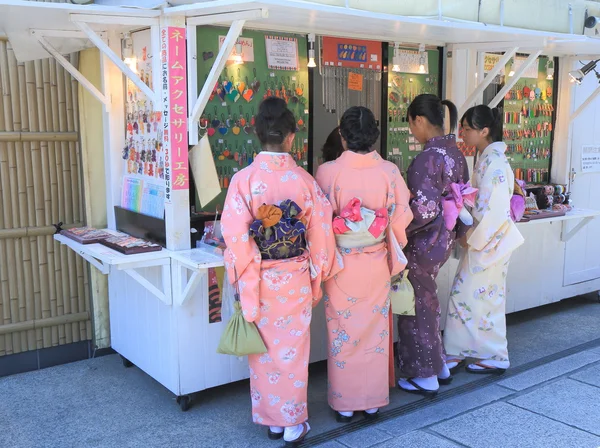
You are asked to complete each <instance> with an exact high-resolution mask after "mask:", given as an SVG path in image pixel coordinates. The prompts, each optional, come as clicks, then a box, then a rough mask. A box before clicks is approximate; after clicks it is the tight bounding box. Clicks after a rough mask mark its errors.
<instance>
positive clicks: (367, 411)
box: [365, 408, 379, 414]
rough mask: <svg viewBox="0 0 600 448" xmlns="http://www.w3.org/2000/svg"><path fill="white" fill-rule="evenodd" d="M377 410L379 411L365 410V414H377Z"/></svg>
mask: <svg viewBox="0 0 600 448" xmlns="http://www.w3.org/2000/svg"><path fill="white" fill-rule="evenodd" d="M378 410H379V408H373V409H367V410H366V411H365V412H366V413H367V414H377V411H378Z"/></svg>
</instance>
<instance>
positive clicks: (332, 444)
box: [306, 439, 346, 448]
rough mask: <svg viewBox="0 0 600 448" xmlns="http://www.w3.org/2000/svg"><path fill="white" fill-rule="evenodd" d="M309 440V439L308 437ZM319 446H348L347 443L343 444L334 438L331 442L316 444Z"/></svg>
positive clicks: (340, 447) (322, 447)
mask: <svg viewBox="0 0 600 448" xmlns="http://www.w3.org/2000/svg"><path fill="white" fill-rule="evenodd" d="M306 440H308V439H306ZM316 446H318V447H319V448H346V445H342V444H341V443H340V442H336V441H335V440H332V441H330V442H325V443H321V444H320V445H316Z"/></svg>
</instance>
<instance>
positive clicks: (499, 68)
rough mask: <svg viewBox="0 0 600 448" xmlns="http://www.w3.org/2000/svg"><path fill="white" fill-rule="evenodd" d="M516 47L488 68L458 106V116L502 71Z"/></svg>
mask: <svg viewBox="0 0 600 448" xmlns="http://www.w3.org/2000/svg"><path fill="white" fill-rule="evenodd" d="M518 49H519V47H514V48H512V49H511V50H510V51H508V52H506V53H505V54H504V56H502V57H501V58H500V60H499V61H498V63H497V64H496V65H494V68H492V69H491V70H490V72H489V73H488V74H487V76H486V77H485V79H483V80H481V83H480V84H479V85H478V86H477V87H475V90H474V91H473V93H471V95H470V96H469V98H467V100H466V101H465V102H464V104H463V105H462V106H461V107H460V109H459V111H458V116H459V117H462V116H463V114H464V113H465V112H466V111H467V109H468V108H469V107H471V105H472V104H473V103H474V102H475V101H476V100H477V98H478V97H479V95H481V94H482V93H483V91H484V90H485V89H486V88H487V87H488V86H489V85H490V84H491V83H492V81H493V80H494V78H495V77H496V76H497V75H498V74H499V73H500V72H501V71H502V69H503V68H504V67H505V66H506V64H507V63H508V61H509V60H510V58H512V57H513V56H514V55H515V53H516V52H517V50H518Z"/></svg>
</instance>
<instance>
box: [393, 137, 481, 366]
mask: <svg viewBox="0 0 600 448" xmlns="http://www.w3.org/2000/svg"><path fill="white" fill-rule="evenodd" d="M407 178H408V182H407V183H408V188H409V190H410V192H411V202H410V207H411V210H412V212H413V215H414V219H413V221H412V223H411V224H410V225H409V226H408V229H406V230H407V235H408V244H407V246H406V248H405V250H404V253H405V254H406V258H407V259H408V265H407V267H406V268H407V269H409V270H410V271H409V274H408V279H409V281H410V283H411V284H412V286H413V288H414V290H415V306H416V313H415V316H398V331H399V338H398V365H399V368H400V371H401V375H402V376H405V377H408V378H414V377H417V378H428V377H431V376H434V375H437V374H439V373H440V372H441V370H442V367H443V365H444V358H443V347H442V339H441V335H440V314H441V311H440V303H439V301H438V297H437V285H436V282H435V279H436V277H437V275H438V273H439V271H440V267H441V266H442V265H443V264H444V263H445V262H446V261H447V260H448V258H449V257H450V254H451V253H452V249H453V247H454V242H455V241H456V239H457V238H461V237H462V236H464V235H465V234H466V231H467V230H468V227H466V226H465V225H464V224H462V222H461V221H460V220H458V221H457V225H456V227H455V228H454V229H453V230H452V231H449V230H447V229H446V225H445V223H444V217H443V215H442V205H441V202H442V198H443V196H445V195H446V194H447V193H448V191H449V188H450V184H452V183H455V182H456V183H458V182H467V181H468V180H469V169H468V167H467V161H466V159H465V157H464V156H463V154H462V153H461V152H460V151H459V149H458V148H457V147H456V136H454V135H446V136H442V137H435V138H432V139H431V140H429V141H428V142H427V143H426V144H425V148H424V149H423V152H422V153H421V154H419V155H418V156H417V157H416V158H415V159H414V160H413V162H412V163H411V165H410V167H409V168H408V172H407Z"/></svg>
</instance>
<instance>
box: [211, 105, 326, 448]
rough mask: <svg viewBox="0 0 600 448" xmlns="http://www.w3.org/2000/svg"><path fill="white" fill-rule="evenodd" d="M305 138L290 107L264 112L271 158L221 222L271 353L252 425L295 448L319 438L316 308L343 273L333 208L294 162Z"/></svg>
mask: <svg viewBox="0 0 600 448" xmlns="http://www.w3.org/2000/svg"><path fill="white" fill-rule="evenodd" d="M295 130H296V120H295V118H294V115H293V114H292V112H291V111H290V110H289V109H287V106H286V103H285V101H283V100H282V99H279V98H267V99H266V100H265V101H263V102H262V104H261V105H260V108H259V113H258V115H257V117H256V134H257V136H258V138H259V139H260V141H261V144H262V149H263V150H262V152H261V153H260V154H258V156H257V157H256V158H255V159H254V161H253V162H252V164H251V165H250V166H248V167H247V168H245V169H243V170H241V171H240V172H239V173H237V174H236V175H235V176H233V179H232V180H231V184H230V186H229V190H228V192H227V198H226V200H225V206H224V208H223V217H222V218H221V224H222V230H223V237H224V238H225V243H226V244H227V250H226V253H225V267H226V268H227V272H228V276H229V278H230V279H235V278H236V276H237V278H238V279H239V280H238V286H239V290H240V296H241V305H242V312H243V315H244V318H245V319H246V320H247V321H248V322H255V323H256V325H257V327H258V329H259V332H260V334H261V337H262V339H263V341H264V343H265V345H266V347H267V353H265V354H263V355H251V356H249V357H248V361H249V364H250V388H251V389H250V396H251V399H252V417H253V420H254V422H255V423H258V424H260V425H264V426H268V427H269V431H268V435H269V438H270V439H280V438H281V437H283V438H284V440H285V441H286V442H287V443H290V444H294V443H297V442H300V441H302V440H303V439H304V437H305V436H306V434H307V433H308V431H310V426H309V424H308V422H307V420H308V410H307V384H308V361H309V352H310V322H311V317H312V308H313V307H314V306H315V305H316V304H317V303H318V301H319V299H320V298H321V295H322V292H321V281H322V280H323V279H324V278H325V277H326V276H327V275H328V273H329V272H330V270H331V268H332V264H333V263H335V257H334V254H335V239H334V236H333V230H332V228H331V219H332V211H331V205H330V203H329V201H328V200H327V198H326V197H325V195H324V194H323V192H322V191H321V189H320V188H319V186H318V185H317V183H316V182H315V180H314V179H313V178H312V176H310V174H308V173H307V172H306V171H304V170H303V169H302V168H300V167H298V166H297V165H296V162H295V161H294V159H293V158H292V157H291V156H290V155H289V151H290V149H291V147H292V144H293V141H294V137H295V135H294V133H295ZM332 257H333V259H332Z"/></svg>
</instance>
